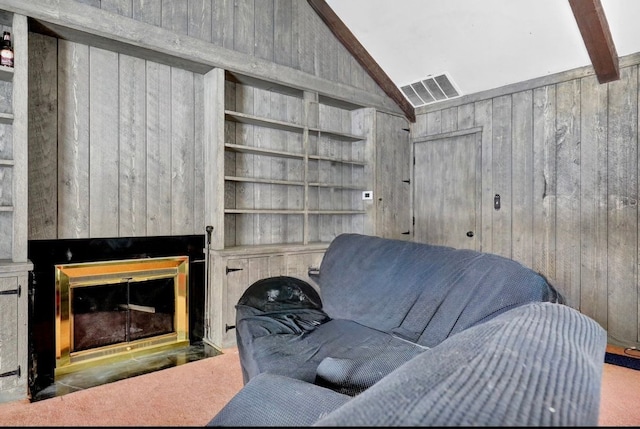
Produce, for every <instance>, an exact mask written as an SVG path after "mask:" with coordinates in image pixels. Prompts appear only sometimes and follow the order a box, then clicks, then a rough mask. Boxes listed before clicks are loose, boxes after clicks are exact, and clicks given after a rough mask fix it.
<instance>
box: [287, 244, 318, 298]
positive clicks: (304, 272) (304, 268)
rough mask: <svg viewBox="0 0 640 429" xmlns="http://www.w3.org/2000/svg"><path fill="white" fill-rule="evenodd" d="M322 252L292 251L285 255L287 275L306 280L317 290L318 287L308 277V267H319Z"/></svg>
mask: <svg viewBox="0 0 640 429" xmlns="http://www.w3.org/2000/svg"><path fill="white" fill-rule="evenodd" d="M323 257H324V252H310V253H294V254H291V255H287V275H288V276H291V277H297V278H299V279H302V280H304V281H306V282H308V283H309V284H310V285H311V286H313V287H314V288H315V289H316V290H317V291H319V290H320V289H319V287H318V285H317V284H316V282H314V281H313V280H312V279H311V278H310V277H309V269H311V268H316V269H317V268H320V264H321V263H322V258H323Z"/></svg>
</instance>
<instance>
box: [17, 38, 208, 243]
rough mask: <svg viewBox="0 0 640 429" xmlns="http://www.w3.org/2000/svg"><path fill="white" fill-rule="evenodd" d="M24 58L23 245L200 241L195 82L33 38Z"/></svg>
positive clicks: (198, 79) (180, 73) (160, 68)
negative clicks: (194, 237) (163, 238)
mask: <svg viewBox="0 0 640 429" xmlns="http://www.w3.org/2000/svg"><path fill="white" fill-rule="evenodd" d="M29 58H30V62H31V64H30V77H29V78H30V79H29V82H30V89H29V91H30V110H29V114H30V134H29V239H53V238H87V237H90V238H95V237H128V236H154V235H182V234H199V233H204V225H203V223H204V220H203V219H204V208H203V207H204V202H203V199H204V198H203V197H204V190H203V189H204V181H203V180H204V179H203V170H204V158H203V153H204V152H203V138H202V134H203V121H204V118H203V117H202V112H203V109H202V99H201V98H202V94H203V77H202V75H200V74H197V73H193V72H190V71H185V70H182V69H179V68H175V67H169V66H165V65H162V64H158V63H154V62H151V61H145V60H142V59H139V58H134V57H130V56H127V55H123V54H117V53H115V52H111V51H106V50H103V49H99V48H95V47H90V46H87V45H82V44H78V43H73V42H68V41H64V40H58V39H54V38H51V37H48V36H42V35H39V34H32V35H31V37H30V55H29ZM56 59H57V61H56ZM56 64H57V66H56Z"/></svg>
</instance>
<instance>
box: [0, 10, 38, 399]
mask: <svg viewBox="0 0 640 429" xmlns="http://www.w3.org/2000/svg"><path fill="white" fill-rule="evenodd" d="M0 26H1V30H2V31H9V32H11V36H12V41H13V48H14V67H13V68H11V67H4V66H0V402H5V401H12V400H16V399H23V398H26V397H27V395H28V387H27V374H28V352H27V344H28V333H27V323H28V316H27V313H28V299H27V297H28V289H29V287H28V273H29V271H30V270H31V269H33V266H32V264H31V263H30V262H29V261H28V260H27V145H28V143H27V124H28V121H27V113H28V112H27V110H28V107H27V97H28V88H27V81H28V79H27V66H28V59H27V54H28V48H27V44H28V40H27V35H28V31H27V18H26V17H25V16H22V15H17V14H11V13H7V12H4V11H0Z"/></svg>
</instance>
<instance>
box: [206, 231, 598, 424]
mask: <svg viewBox="0 0 640 429" xmlns="http://www.w3.org/2000/svg"><path fill="white" fill-rule="evenodd" d="M315 280H316V282H317V284H318V286H319V292H320V293H319V294H317V293H316V290H315V289H313V288H312V287H311V286H310V285H308V284H307V283H305V282H303V281H301V280H299V279H293V278H291V277H276V278H269V279H263V280H261V281H259V282H256V283H255V284H254V285H252V286H251V287H249V288H248V289H247V291H246V292H245V294H244V295H243V297H242V298H241V299H240V301H239V302H238V305H237V307H236V308H237V313H236V315H237V317H236V336H237V340H238V350H239V354H240V362H241V365H242V370H243V376H244V381H245V386H244V387H243V389H242V390H241V391H240V392H239V393H238V394H237V395H236V397H234V398H233V399H232V401H231V402H230V403H229V404H228V406H227V407H225V408H224V409H223V410H222V411H221V412H220V413H219V414H218V415H217V416H216V417H215V418H214V419H212V420H211V422H210V423H209V424H210V425H213V426H226V425H244V426H251V425H298V426H306V425H311V424H315V423H317V424H318V425H367V426H368V425H447V424H454V425H458V424H459V425H490V424H494V425H519V424H524V425H573V424H577V425H582V424H591V425H595V424H597V416H598V404H599V389H600V377H601V371H602V367H603V362H604V361H603V356H604V350H605V347H606V334H605V332H604V330H603V329H602V328H601V327H600V326H599V325H598V324H597V323H596V322H594V321H593V320H591V319H589V318H588V317H586V316H583V315H581V314H580V313H579V312H577V311H576V310H573V309H571V308H570V307H568V306H566V305H564V304H563V300H562V297H561V296H560V295H559V294H558V293H557V291H556V290H555V289H554V288H553V287H552V286H551V285H550V284H549V283H548V282H547V281H546V280H545V279H544V277H542V276H541V275H539V274H537V273H535V272H534V271H532V270H530V269H528V268H526V267H524V266H523V265H521V264H519V263H517V262H515V261H513V260H510V259H507V258H503V257H500V256H497V255H492V254H487V253H482V252H475V251H471V250H459V249H453V248H449V247H443V246H433V245H428V244H420V243H413V242H407V241H402V240H390V239H383V238H379V237H372V236H365V235H359V234H343V235H340V236H338V237H336V239H334V241H333V242H332V243H331V245H330V246H329V248H328V249H327V252H326V253H325V256H324V259H323V261H322V264H321V266H320V270H319V275H318V276H317V277H316V279H315ZM298 401H302V402H298ZM305 401H308V402H305ZM280 407H287V408H290V409H288V410H280V412H279V411H277V410H278V409H279V408H280ZM266 410H268V411H266Z"/></svg>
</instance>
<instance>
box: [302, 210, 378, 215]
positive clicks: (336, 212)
mask: <svg viewBox="0 0 640 429" xmlns="http://www.w3.org/2000/svg"><path fill="white" fill-rule="evenodd" d="M366 213H367V212H366V211H364V210H309V214H311V215H360V214H366Z"/></svg>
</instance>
